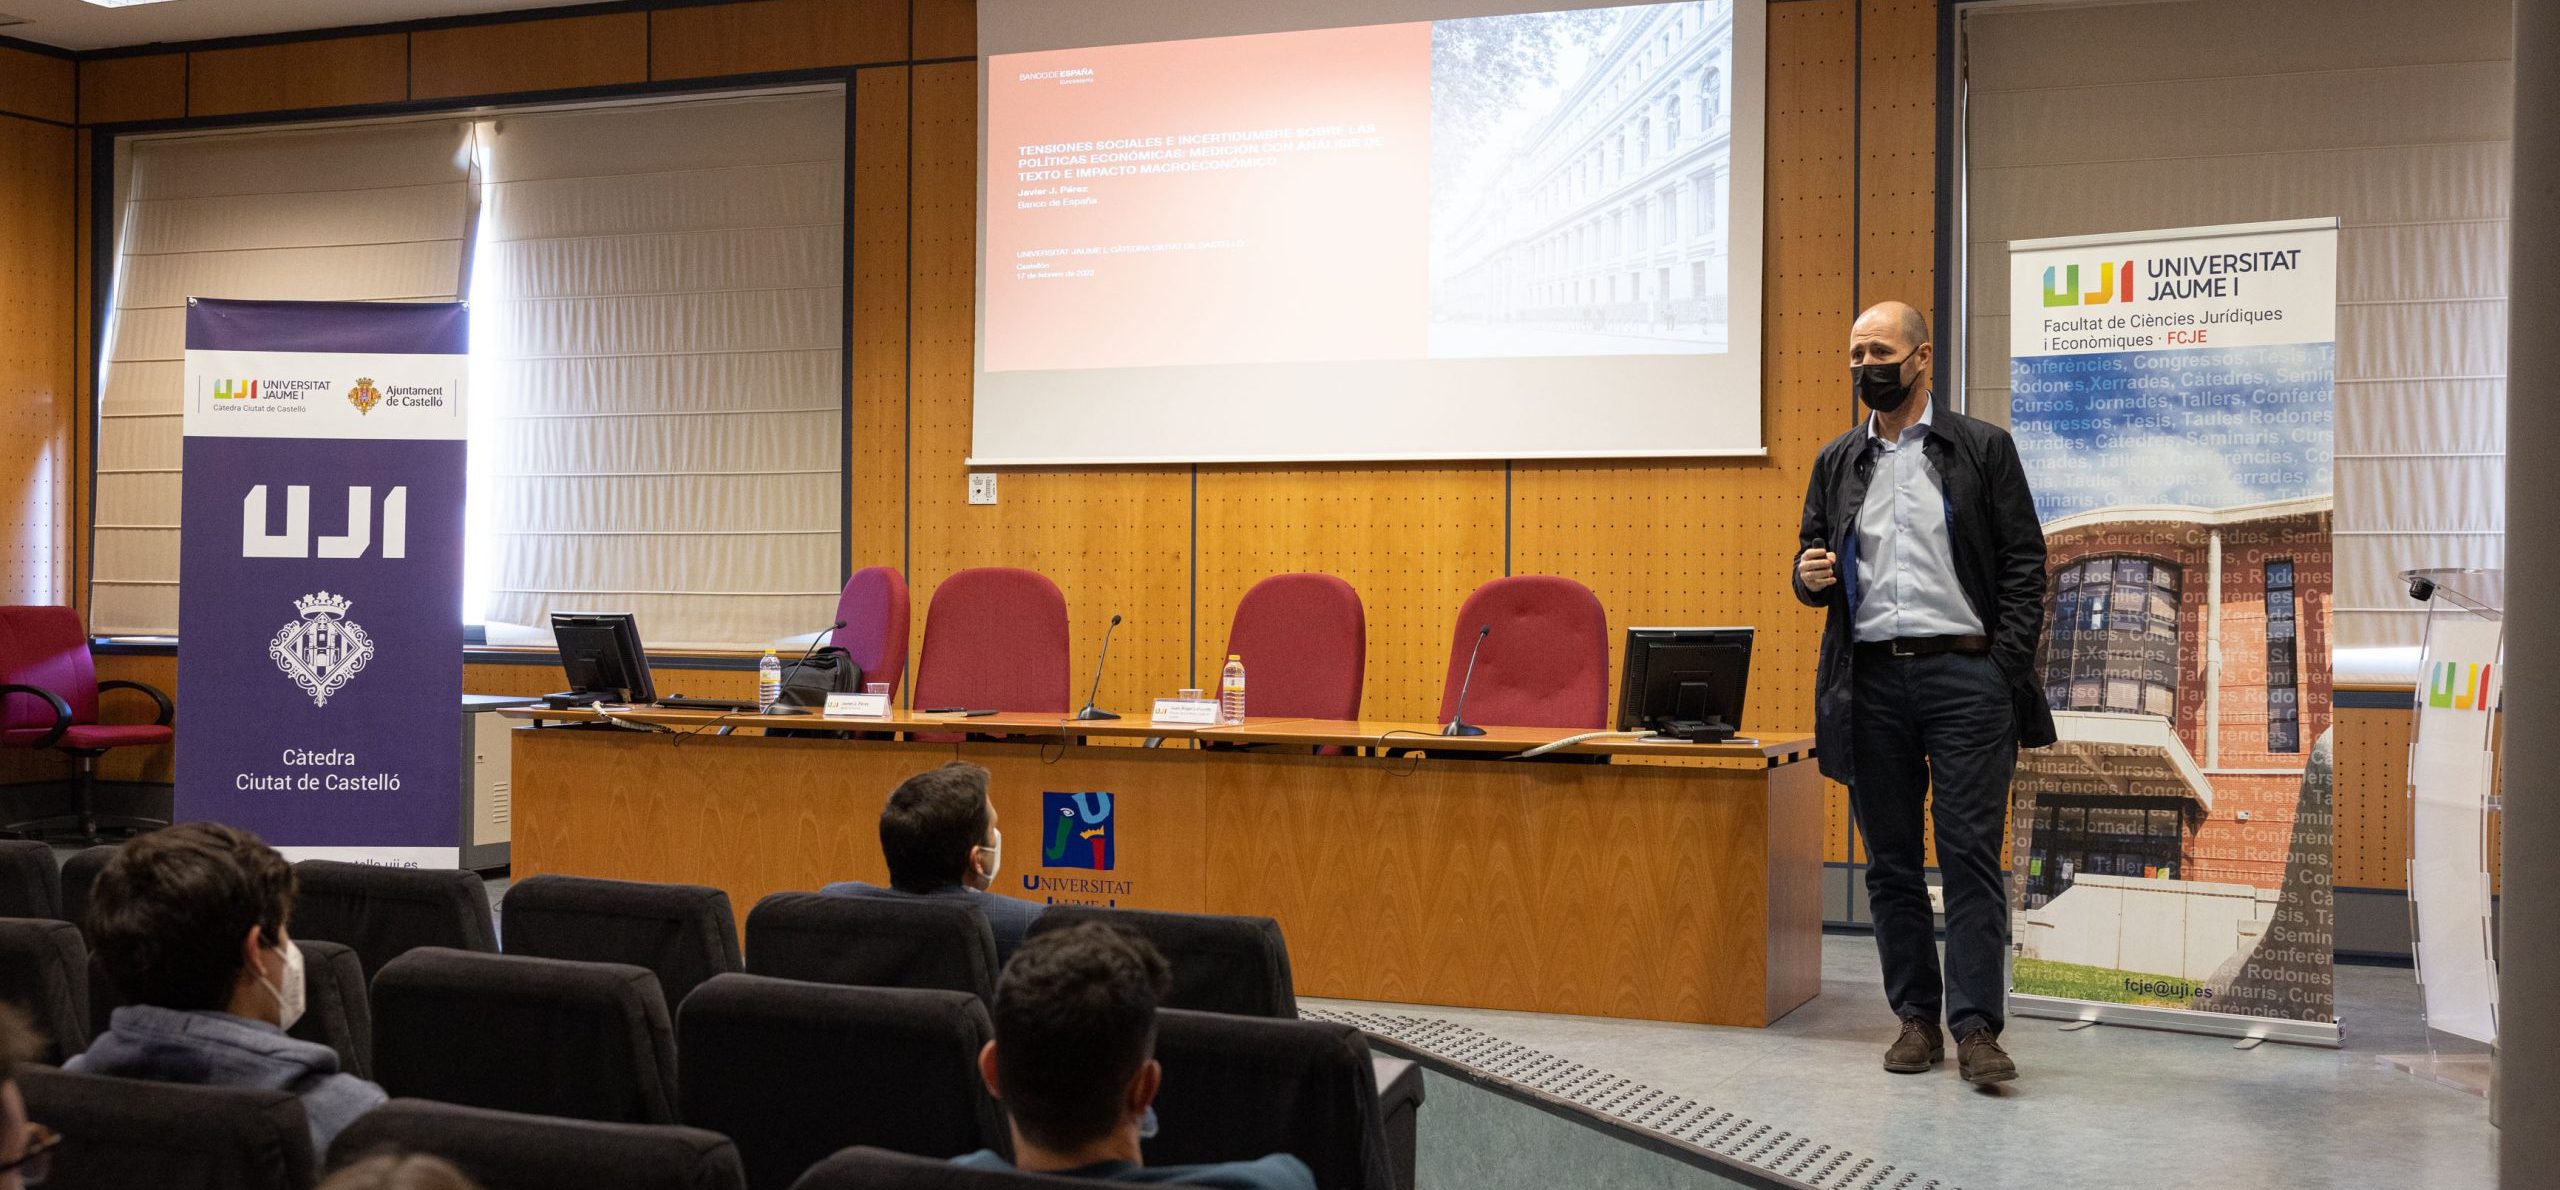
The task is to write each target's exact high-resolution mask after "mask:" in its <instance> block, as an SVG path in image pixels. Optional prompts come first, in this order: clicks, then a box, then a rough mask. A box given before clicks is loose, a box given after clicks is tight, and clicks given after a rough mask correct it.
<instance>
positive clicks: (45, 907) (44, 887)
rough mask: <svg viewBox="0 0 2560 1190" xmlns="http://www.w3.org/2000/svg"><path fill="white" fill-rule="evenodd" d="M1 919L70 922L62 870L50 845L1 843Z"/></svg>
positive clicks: (24, 841) (18, 841) (21, 841)
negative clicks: (66, 914)
mask: <svg viewBox="0 0 2560 1190" xmlns="http://www.w3.org/2000/svg"><path fill="white" fill-rule="evenodd" d="M0 917H50V918H53V919H54V920H56V921H70V919H69V918H66V917H64V916H62V867H61V865H60V864H58V863H55V862H54V858H53V846H52V845H51V844H49V843H45V842H42V841H40V840H36V839H0ZM72 924H74V925H77V924H79V923H77V922H73V923H72Z"/></svg>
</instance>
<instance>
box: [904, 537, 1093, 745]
mask: <svg viewBox="0 0 2560 1190" xmlns="http://www.w3.org/2000/svg"><path fill="white" fill-rule="evenodd" d="M1067 664H1068V658H1067V598H1066V596H1064V595H1061V594H1059V593H1058V584H1056V583H1053V582H1050V581H1049V578H1048V576H1046V575H1043V574H1040V573H1038V572H1036V571H1030V570H1018V569H1015V568H1013V567H1009V566H986V567H980V568H978V569H975V570H963V571H961V572H959V573H957V574H954V575H952V576H951V577H949V578H946V579H944V580H942V585H941V586H939V587H937V588H935V589H934V592H933V603H932V605H931V606H930V607H928V608H927V609H926V610H925V617H924V654H923V656H921V657H919V658H918V659H917V662H916V688H915V698H914V699H913V700H912V701H913V703H914V705H916V706H918V707H986V708H993V709H995V710H1000V711H1028V712H1039V711H1048V712H1053V713H1055V714H1060V715H1064V714H1066V713H1067V711H1068V709H1069V708H1068V705H1067V704H1068V700H1069V698H1070V692H1069V691H1068V689H1067Z"/></svg>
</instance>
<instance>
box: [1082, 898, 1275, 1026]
mask: <svg viewBox="0 0 2560 1190" xmlns="http://www.w3.org/2000/svg"><path fill="white" fill-rule="evenodd" d="M1082 921H1099V922H1104V923H1106V924H1110V925H1116V926H1121V927H1124V928H1127V929H1129V930H1133V931H1135V932H1137V933H1139V934H1142V935H1144V936H1145V937H1146V939H1147V941H1149V942H1151V943H1154V944H1155V948H1156V950H1157V951H1159V952H1160V953H1162V954H1163V955H1164V957H1165V961H1166V962H1167V963H1169V964H1171V965H1172V966H1173V987H1172V989H1171V990H1169V991H1167V992H1166V993H1165V997H1164V1001H1163V1003H1164V1007H1166V1008H1187V1009H1190V1010H1192V1011H1195V1012H1224V1013H1232V1014H1234V1015H1236V1016H1261V1017H1282V1018H1291V1019H1294V1018H1295V1017H1296V1016H1297V1015H1298V997H1297V993H1296V991H1295V990H1294V988H1293V987H1292V986H1291V983H1290V978H1289V944H1288V943H1287V942H1285V941H1283V940H1282V939H1281V937H1280V923H1279V922H1276V921H1273V920H1271V919H1270V918H1267V917H1229V916H1223V915H1220V914H1214V913H1166V912H1160V911H1156V910H1150V909H1105V908H1101V907H1099V906H1093V905H1051V906H1050V907H1049V908H1048V909H1046V910H1044V911H1042V913H1041V914H1040V917H1039V920H1037V921H1034V922H1032V923H1031V934H1032V935H1033V936H1035V937H1036V936H1038V935H1041V934H1045V933H1048V932H1050V931H1052V930H1063V929H1065V928H1067V927H1068V926H1071V925H1074V924H1076V923H1077V922H1082Z"/></svg>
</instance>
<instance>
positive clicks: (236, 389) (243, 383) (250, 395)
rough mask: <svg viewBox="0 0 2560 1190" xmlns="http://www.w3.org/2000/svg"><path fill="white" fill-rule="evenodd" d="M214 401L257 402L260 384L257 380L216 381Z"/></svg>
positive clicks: (214, 383)
mask: <svg viewBox="0 0 2560 1190" xmlns="http://www.w3.org/2000/svg"><path fill="white" fill-rule="evenodd" d="M213 399H214V400H217V401H254V400H257V399H258V382H257V381H255V380H216V381H214V382H213Z"/></svg>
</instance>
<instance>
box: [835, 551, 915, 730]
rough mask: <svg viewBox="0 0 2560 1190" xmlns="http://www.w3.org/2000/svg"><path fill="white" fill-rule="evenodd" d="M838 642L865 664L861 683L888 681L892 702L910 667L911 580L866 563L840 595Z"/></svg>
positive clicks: (838, 602)
mask: <svg viewBox="0 0 2560 1190" xmlns="http://www.w3.org/2000/svg"><path fill="white" fill-rule="evenodd" d="M836 619H838V620H841V621H843V622H844V627H842V628H839V629H837V630H836V635H835V643H836V644H838V645H840V646H842V647H843V648H844V651H845V652H846V653H849V654H851V655H852V656H853V663H854V664H855V665H859V666H861V667H862V681H863V683H864V684H865V685H868V684H870V683H872V682H887V683H888V684H889V701H890V702H892V703H894V702H896V701H898V687H899V685H900V683H902V682H904V681H905V680H906V671H907V580H906V576H904V575H901V574H899V573H898V571H897V568H896V567H894V566H866V567H863V568H862V569H860V570H857V571H854V572H853V577H852V578H849V579H846V580H845V584H844V594H843V595H842V596H840V597H838V598H837V599H836Z"/></svg>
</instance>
